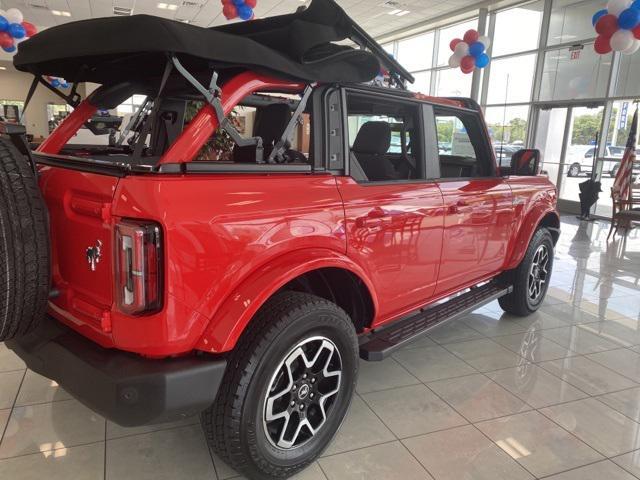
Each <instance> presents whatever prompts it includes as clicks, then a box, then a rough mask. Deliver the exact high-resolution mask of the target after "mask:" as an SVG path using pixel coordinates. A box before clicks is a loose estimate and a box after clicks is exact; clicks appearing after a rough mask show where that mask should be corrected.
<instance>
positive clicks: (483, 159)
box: [435, 109, 493, 178]
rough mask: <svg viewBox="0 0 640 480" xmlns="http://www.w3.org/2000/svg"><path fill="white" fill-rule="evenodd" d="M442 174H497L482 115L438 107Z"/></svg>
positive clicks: (474, 175) (441, 175) (436, 112)
mask: <svg viewBox="0 0 640 480" xmlns="http://www.w3.org/2000/svg"><path fill="white" fill-rule="evenodd" d="M435 123H436V133H437V138H438V155H439V158H440V177H441V178H473V177H486V176H491V175H493V165H492V163H493V162H492V159H491V155H490V153H489V151H490V150H489V148H487V141H486V138H485V135H484V134H483V129H482V123H481V121H480V118H479V117H478V116H477V115H475V114H473V113H467V112H458V111H455V110H446V109H442V110H440V109H436V110H435Z"/></svg>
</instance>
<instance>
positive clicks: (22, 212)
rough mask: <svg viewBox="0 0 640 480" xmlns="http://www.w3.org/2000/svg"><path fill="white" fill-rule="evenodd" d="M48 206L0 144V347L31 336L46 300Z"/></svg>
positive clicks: (23, 166) (20, 160) (29, 173)
mask: <svg viewBox="0 0 640 480" xmlns="http://www.w3.org/2000/svg"><path fill="white" fill-rule="evenodd" d="M48 231H49V228H48V220H47V210H46V205H45V203H44V201H43V199H42V196H41V194H40V189H39V188H38V183H37V180H36V177H35V174H34V172H33V170H32V169H31V166H30V165H29V162H27V161H26V159H25V158H24V156H23V155H22V154H21V153H20V152H18V150H17V149H16V148H15V147H14V146H13V144H12V143H11V142H10V141H9V140H6V139H0V341H5V340H9V339H12V338H15V337H19V336H22V335H24V334H26V333H28V332H30V331H31V330H33V329H34V328H35V327H36V326H37V325H38V324H39V323H40V321H41V319H42V318H43V317H44V315H45V311H46V307H47V299H48V296H49V285H50V278H49V268H50V267H49V234H48Z"/></svg>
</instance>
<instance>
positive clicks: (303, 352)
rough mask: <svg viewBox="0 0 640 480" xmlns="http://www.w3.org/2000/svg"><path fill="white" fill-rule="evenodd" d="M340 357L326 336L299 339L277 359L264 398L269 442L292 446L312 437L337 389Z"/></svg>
mask: <svg viewBox="0 0 640 480" xmlns="http://www.w3.org/2000/svg"><path fill="white" fill-rule="evenodd" d="M341 381H342V359H341V357H340V352H339V350H338V348H337V347H336V345H335V344H334V343H333V342H332V341H331V340H329V339H328V338H326V337H322V336H315V337H311V338H308V339H306V340H303V341H301V342H300V343H298V345H296V346H295V347H294V348H293V349H291V351H290V352H289V353H288V354H287V355H286V356H285V358H284V360H282V362H280V364H279V365H278V367H277V368H276V369H275V372H274V374H273V376H272V378H271V383H270V384H269V387H268V390H267V395H266V398H265V401H264V415H263V425H264V430H265V433H266V435H267V438H268V439H269V442H270V443H271V444H272V445H273V446H274V447H276V448H279V449H282V450H291V449H294V448H298V447H301V446H302V445H304V444H306V443H307V442H309V441H310V440H311V439H313V438H314V437H315V436H316V435H317V433H318V432H319V431H320V430H321V429H322V427H323V426H324V425H325V423H326V422H327V418H328V415H330V414H331V410H332V407H333V404H334V401H335V399H336V396H337V394H338V392H339V391H340V386H341Z"/></svg>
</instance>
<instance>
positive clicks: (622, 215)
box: [607, 179, 640, 240]
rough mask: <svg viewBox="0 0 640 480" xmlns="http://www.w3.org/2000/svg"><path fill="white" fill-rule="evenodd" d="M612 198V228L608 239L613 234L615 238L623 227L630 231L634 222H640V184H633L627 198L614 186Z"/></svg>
mask: <svg viewBox="0 0 640 480" xmlns="http://www.w3.org/2000/svg"><path fill="white" fill-rule="evenodd" d="M639 181H640V179H639ZM611 198H612V200H613V213H612V215H611V230H609V235H608V236H607V240H609V238H610V237H611V234H613V236H614V238H615V236H616V233H618V230H619V229H621V228H622V229H624V230H626V231H628V230H630V229H631V228H632V227H633V223H634V222H640V184H639V183H632V184H631V191H630V192H629V197H628V198H626V199H623V198H620V197H619V195H617V194H616V192H614V191H613V188H612V189H611Z"/></svg>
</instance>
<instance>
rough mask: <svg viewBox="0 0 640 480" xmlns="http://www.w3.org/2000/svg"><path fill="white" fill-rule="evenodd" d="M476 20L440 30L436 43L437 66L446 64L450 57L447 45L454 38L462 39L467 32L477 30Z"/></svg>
mask: <svg viewBox="0 0 640 480" xmlns="http://www.w3.org/2000/svg"><path fill="white" fill-rule="evenodd" d="M477 28H478V19H477V18H474V19H473V20H469V21H467V22H464V23H458V24H457V25H452V26H450V27H447V28H443V29H442V30H440V40H439V42H438V66H439V67H442V66H445V65H447V64H448V62H449V57H451V53H452V52H451V49H450V48H449V44H450V43H451V40H453V39H454V38H462V37H463V36H464V34H465V32H466V31H467V30H470V29H477Z"/></svg>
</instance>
